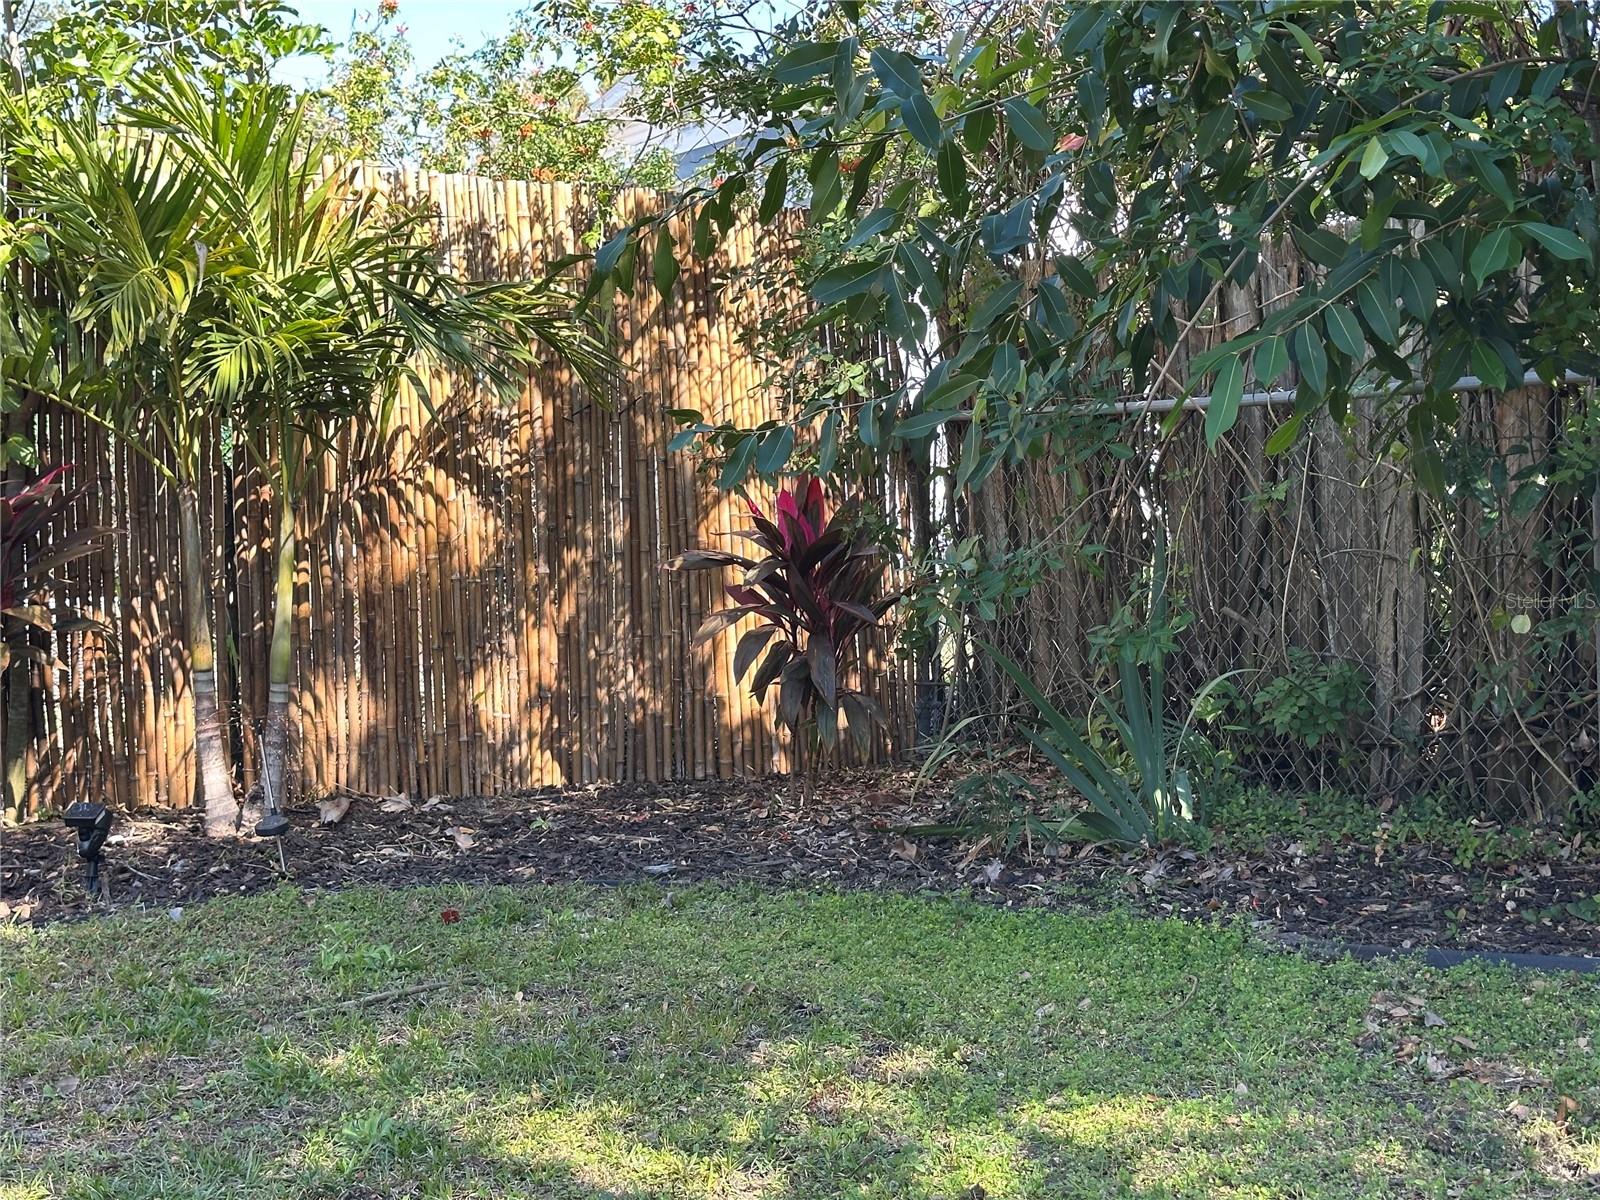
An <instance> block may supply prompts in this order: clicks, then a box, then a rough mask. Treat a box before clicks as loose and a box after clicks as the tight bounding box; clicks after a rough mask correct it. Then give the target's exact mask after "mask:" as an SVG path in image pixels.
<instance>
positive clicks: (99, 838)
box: [61, 802, 111, 896]
mask: <svg viewBox="0 0 1600 1200" xmlns="http://www.w3.org/2000/svg"><path fill="white" fill-rule="evenodd" d="M61 819H62V820H63V821H65V822H66V823H67V826H68V827H69V828H71V829H73V830H75V831H76V832H77V834H78V857H79V858H81V859H83V861H84V863H85V864H86V869H85V871H84V877H83V886H84V887H85V888H87V889H88V892H89V894H90V895H91V896H99V895H101V892H102V889H101V885H100V863H101V862H102V860H103V859H104V858H105V854H104V849H103V848H104V846H105V844H106V836H107V835H108V834H109V833H110V832H111V811H110V810H109V809H108V808H106V806H105V805H103V804H89V803H87V802H85V803H81V804H74V805H73V806H72V807H71V808H69V809H67V811H66V812H65V813H64V814H62V817H61Z"/></svg>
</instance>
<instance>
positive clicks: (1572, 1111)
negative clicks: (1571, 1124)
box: [1556, 1096, 1578, 1128]
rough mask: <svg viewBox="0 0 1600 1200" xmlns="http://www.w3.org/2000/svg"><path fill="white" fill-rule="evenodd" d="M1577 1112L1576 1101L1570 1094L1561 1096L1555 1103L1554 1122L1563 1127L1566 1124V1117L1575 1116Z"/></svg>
mask: <svg viewBox="0 0 1600 1200" xmlns="http://www.w3.org/2000/svg"><path fill="white" fill-rule="evenodd" d="M1577 1112H1578V1102H1577V1101H1576V1100H1574V1099H1573V1098H1572V1097H1571V1096H1563V1097H1561V1099H1560V1100H1559V1101H1557V1103H1556V1124H1557V1125H1560V1126H1562V1127H1563V1128H1564V1127H1565V1126H1566V1124H1567V1119H1568V1118H1569V1117H1573V1116H1576V1115H1577Z"/></svg>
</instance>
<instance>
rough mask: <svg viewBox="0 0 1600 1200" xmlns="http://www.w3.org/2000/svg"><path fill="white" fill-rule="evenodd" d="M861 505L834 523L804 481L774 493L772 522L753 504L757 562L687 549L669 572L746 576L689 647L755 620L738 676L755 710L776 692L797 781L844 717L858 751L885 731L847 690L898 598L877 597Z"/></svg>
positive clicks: (811, 483)
mask: <svg viewBox="0 0 1600 1200" xmlns="http://www.w3.org/2000/svg"><path fill="white" fill-rule="evenodd" d="M858 507H859V506H858V505H856V504H854V503H849V502H846V503H842V504H839V505H837V506H836V507H835V508H834V511H833V514H832V516H831V517H830V516H829V515H828V514H827V511H826V506H825V503H824V500H823V494H822V482H821V480H818V479H813V478H811V477H809V476H801V477H800V478H798V479H797V480H796V481H795V482H794V483H793V484H792V485H791V486H790V487H789V488H787V489H785V490H784V491H782V492H780V493H779V495H778V501H777V508H776V511H775V512H774V514H773V515H772V517H771V519H769V518H768V516H767V515H766V514H765V513H763V512H762V510H761V509H760V507H759V506H757V505H756V504H755V503H754V502H751V503H750V505H749V508H750V515H751V519H752V521H753V523H754V525H755V528H754V529H751V530H746V531H743V532H742V533H741V534H740V536H742V537H744V538H746V539H748V540H749V541H751V542H753V543H754V544H755V545H756V546H758V547H760V549H761V551H762V553H763V557H761V558H752V557H748V556H746V555H742V554H734V553H731V552H729V551H725V550H690V551H688V552H687V553H685V554H682V555H679V556H678V557H677V558H675V559H673V560H672V561H671V562H669V563H668V564H667V569H668V570H674V571H701V570H711V569H718V568H727V567H735V568H739V569H740V570H742V572H743V574H742V576H741V578H740V579H739V581H738V582H737V583H732V584H728V585H727V586H726V588H725V590H726V591H727V593H728V596H729V597H730V598H731V599H732V600H733V601H734V607H732V608H727V609H723V610H722V611H721V612H717V613H713V614H712V615H711V616H710V617H708V618H707V619H706V621H705V623H704V624H703V625H701V627H700V631H699V632H698V633H697V634H696V635H695V642H696V643H697V644H698V643H701V642H704V641H706V640H707V639H709V638H711V637H713V636H715V635H716V634H718V633H720V632H722V631H723V630H724V629H727V628H729V627H731V626H733V625H736V624H737V623H738V622H740V621H742V620H743V619H744V618H746V617H758V618H760V620H761V624H759V625H758V626H756V627H755V628H754V629H751V630H750V631H748V632H747V633H745V634H744V636H742V637H741V638H740V639H739V644H738V646H737V648H736V649H735V650H734V655H733V665H734V677H735V679H738V680H743V679H744V677H745V675H746V674H747V673H749V671H750V669H751V668H752V667H755V674H754V675H753V676H751V679H750V694H751V695H752V696H754V697H755V698H756V700H757V701H758V702H764V701H765V699H766V696H767V691H768V689H770V688H771V687H773V686H774V685H776V686H777V688H778V717H779V719H780V720H781V721H782V722H783V724H784V725H785V726H787V727H788V729H789V731H790V733H791V735H792V737H793V743H794V746H795V751H796V759H797V761H796V768H797V774H798V768H799V767H800V765H801V763H802V762H803V760H804V749H805V743H806V741H807V740H811V739H814V740H815V741H816V742H817V743H818V744H820V745H823V746H829V747H832V746H835V745H837V744H838V740H839V717H840V714H841V713H842V714H843V716H844V720H845V724H846V727H847V728H848V730H849V734H850V737H851V738H852V740H854V741H855V742H856V744H857V745H858V746H860V747H862V748H863V749H864V748H866V747H867V746H868V745H870V743H871V737H872V730H873V727H874V726H877V725H882V724H883V723H884V716H883V710H882V709H881V708H880V707H879V705H878V703H877V701H875V700H874V699H873V698H872V697H871V696H868V695H866V694H865V693H864V692H861V691H859V690H857V689H855V688H852V687H850V686H848V685H847V682H846V681H847V679H848V678H849V676H850V673H851V670H852V668H853V667H854V666H855V665H856V664H855V659H856V654H857V650H858V647H859V645H860V635H861V634H863V633H866V632H868V631H870V630H873V629H877V628H878V627H879V626H880V624H881V623H882V621H883V618H884V615H885V614H886V613H887V612H888V611H889V610H890V609H891V608H893V607H894V605H895V603H896V601H898V600H899V598H900V595H901V592H900V591H898V590H896V591H891V592H884V591H883V590H882V588H883V562H882V560H881V558H880V555H879V550H878V547H877V546H875V545H873V544H872V543H871V542H870V541H868V540H866V539H865V538H863V537H862V536H861V535H860V534H859V533H858V532H857V525H858V522H857V520H856V517H857V514H858ZM758 661H759V665H757V663H758Z"/></svg>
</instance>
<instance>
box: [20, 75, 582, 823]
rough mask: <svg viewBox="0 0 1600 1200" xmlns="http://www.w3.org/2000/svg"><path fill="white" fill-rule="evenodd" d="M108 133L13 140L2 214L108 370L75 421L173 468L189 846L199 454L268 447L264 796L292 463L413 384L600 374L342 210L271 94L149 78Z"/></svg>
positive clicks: (204, 656) (398, 240) (563, 344)
mask: <svg viewBox="0 0 1600 1200" xmlns="http://www.w3.org/2000/svg"><path fill="white" fill-rule="evenodd" d="M122 117H123V118H124V123H123V128H121V129H119V130H117V131H116V132H110V131H107V130H105V129H103V128H100V127H99V126H98V124H97V123H96V119H95V117H94V115H93V114H81V115H78V116H76V117H75V118H74V119H72V120H69V121H66V122H61V123H59V124H58V125H55V126H52V127H50V128H49V130H48V132H46V133H44V134H43V135H39V136H36V137H34V138H32V139H31V140H30V142H31V143H37V146H38V148H37V149H36V150H35V149H33V147H32V145H31V144H30V154H29V155H26V156H24V161H25V162H26V163H27V165H28V167H29V169H28V170H26V171H25V172H23V176H22V178H23V181H24V182H23V186H22V187H21V188H19V192H20V193H21V194H22V195H23V196H24V197H25V201H26V203H27V204H28V206H29V207H31V208H34V209H36V210H39V211H50V212H52V214H53V215H56V217H57V221H56V230H55V232H54V235H53V237H54V239H55V241H56V243H57V245H56V249H57V254H58V257H59V259H60V261H61V263H62V264H63V266H62V269H61V270H60V271H58V274H60V275H61V276H62V279H61V286H62V287H63V291H64V294H67V295H70V296H72V297H73V301H74V303H73V311H74V313H76V314H78V315H80V316H81V318H82V319H83V320H84V321H86V322H87V323H89V324H91V325H92V326H93V327H94V328H96V329H100V330H102V331H103V333H104V336H105V337H106V342H107V354H108V360H107V361H108V364H109V365H110V366H111V367H112V368H113V370H114V371H115V370H116V369H117V368H119V367H120V373H119V374H118V375H117V378H118V379H119V380H120V381H122V386H119V387H117V388H114V389H111V393H112V394H111V398H110V399H109V400H103V401H97V403H96V404H95V406H94V410H93V413H94V415H95V416H96V417H97V419H100V420H102V421H104V422H105V423H107V424H109V425H111V426H112V427H114V428H116V429H118V430H119V431H120V432H123V433H124V434H126V435H127V436H129V437H130V438H132V439H134V440H136V441H143V442H146V443H149V442H153V441H157V440H159V441H160V442H162V443H163V444H164V445H165V446H167V447H168V448H169V449H170V450H171V455H170V458H171V461H172V463H173V464H174V466H173V467H172V468H171V469H172V471H173V477H174V482H175V483H176V484H177V485H178V486H179V488H180V491H179V496H180V516H181V519H182V524H183V528H182V556H181V570H182V572H183V574H184V577H185V578H184V584H185V587H184V591H185V595H186V598H187V599H188V603H187V605H186V607H187V608H188V611H189V626H188V639H187V640H188V644H189V650H190V653H191V654H192V655H193V656H194V657H193V663H194V674H195V680H196V683H195V688H194V691H195V697H196V701H197V714H196V715H197V728H200V729H202V731H203V732H204V734H205V736H206V737H207V738H208V739H209V738H211V737H213V736H214V737H215V745H214V749H215V763H214V764H213V762H212V759H211V756H210V752H211V750H212V746H211V745H209V744H201V745H200V746H199V747H198V749H199V757H200V766H201V777H202V790H203V800H204V803H205V805H206V810H207V817H206V826H207V830H208V832H211V833H214V834H222V833H227V832H231V831H232V829H234V828H235V827H236V826H237V822H238V816H239V810H238V806H237V805H236V804H234V803H232V802H231V801H232V796H231V791H229V790H227V789H228V781H227V775H226V768H225V765H224V763H223V761H222V757H221V750H222V743H221V727H220V725H219V724H217V722H216V717H215V712H216V702H215V685H214V679H215V676H214V673H213V672H212V662H211V658H210V655H211V637H210V629H209V626H208V625H207V624H206V623H205V614H204V604H203V603H202V601H203V598H204V588H203V582H204V581H203V577H202V574H201V557H200V544H199V522H198V488H197V486H196V484H197V482H198V481H197V479H196V476H197V474H198V470H199V461H200V458H199V447H200V445H201V441H202V439H203V438H205V437H207V436H211V433H212V431H213V430H214V429H215V428H216V425H217V423H218V422H226V423H227V424H228V425H229V426H230V427H231V428H232V429H233V430H234V431H235V433H236V434H238V435H240V436H241V440H242V441H243V442H244V444H246V445H248V446H251V447H258V446H267V447H271V450H270V452H269V457H268V458H267V459H266V460H265V461H263V463H262V466H263V467H264V468H265V469H266V470H267V471H268V473H269V477H270V478H271V479H272V482H273V492H274V502H275V508H276V525H277V571H276V585H275V593H274V604H273V617H272V635H271V651H270V690H269V706H268V712H267V714H266V716H267V720H266V728H265V734H264V737H263V746H262V755H263V763H262V766H263V771H264V773H265V777H266V780H267V782H268V784H269V785H270V786H274V787H281V784H282V781H283V779H284V778H285V766H286V760H287V738H286V731H287V719H288V707H289V681H290V672H291V665H292V662H293V654H292V650H293V646H292V637H293V633H292V630H293V619H292V617H293V593H294V568H295V563H296V561H297V557H298V553H297V551H298V547H297V545H296V540H295V528H296V513H297V508H298V505H299V502H300V497H301V495H302V493H303V490H304V484H305V480H306V477H307V474H308V470H309V466H310V462H311V455H312V453H313V452H314V451H319V450H321V449H322V448H323V447H325V446H326V445H327V444H328V443H329V441H330V439H331V438H332V436H333V434H334V431H335V430H336V429H337V428H338V426H339V425H340V424H341V423H344V422H359V423H364V424H368V425H374V426H377V427H380V428H381V427H382V425H383V424H384V423H385V422H386V420H387V418H388V414H389V413H390V412H391V411H392V409H393V407H394V401H395V399H396V398H397V396H398V395H399V392H400V389H401V388H403V387H404V386H406V385H407V384H408V383H409V384H411V385H413V386H420V378H419V376H418V374H417V368H418V366H419V365H421V364H423V363H426V362H433V363H437V364H442V365H447V366H451V367H455V368H459V369H461V370H463V371H470V372H471V373H473V374H474V375H475V376H476V377H477V378H478V379H479V380H481V381H483V382H485V383H487V384H488V385H490V386H491V387H493V388H496V389H510V388H512V387H514V386H515V385H516V384H517V382H518V381H519V380H520V378H521V368H522V367H523V366H524V365H525V364H527V363H528V362H529V361H531V360H532V359H533V358H534V357H535V353H534V350H533V344H534V343H537V344H539V345H540V346H542V347H543V348H544V350H545V351H546V352H547V353H552V354H555V355H557V356H559V357H561V358H563V359H565V360H566V361H567V362H568V363H570V364H571V365H572V366H573V367H574V368H575V369H576V371H577V372H578V373H579V374H580V376H582V377H583V378H585V379H586V380H587V381H589V382H590V383H591V384H593V385H596V386H598V385H599V384H600V383H601V381H602V380H603V379H604V377H605V376H606V375H607V374H608V373H609V369H610V362H609V358H608V355H607V352H606V349H605V347H604V344H603V341H602V339H601V337H600V334H599V332H598V330H597V329H596V327H595V326H594V325H593V323H592V321H591V320H590V319H588V318H586V317H582V316H579V315H577V311H576V309H575V307H574V305H573V303H572V300H571V297H569V296H568V295H567V294H566V293H565V292H563V291H562V290H561V289H560V288H558V287H556V286H554V285H550V284H547V283H491V282H470V281H462V280H459V279H457V278H455V277H454V276H452V275H451V274H450V273H449V272H448V271H447V270H446V269H445V267H444V265H443V264H442V262H441V261H440V257H439V254H438V251H437V248H436V247H435V246H434V244H433V240H432V238H431V236H430V234H429V228H428V224H427V214H422V213H408V212H403V211H397V210H392V209H390V208H389V207H387V206H385V205H384V204H383V203H382V202H381V200H380V198H379V197H377V196H375V195H372V194H368V193H363V192H360V191H357V190H355V189H353V188H352V187H351V186H350V179H351V177H352V172H351V171H350V170H349V169H348V168H347V167H339V168H332V169H330V167H329V166H328V162H327V161H326V159H325V154H324V152H325V150H326V147H325V146H324V145H322V144H321V143H319V142H317V141H316V140H315V139H314V138H312V137H311V136H310V134H309V132H308V123H307V120H306V114H305V110H304V108H303V106H302V105H301V104H300V103H299V102H297V101H296V100H295V99H294V98H293V97H292V96H291V95H290V94H289V93H288V92H287V91H286V90H285V89H282V88H278V87H275V86H272V85H265V84H229V83H226V82H221V81H216V82H212V83H209V84H208V85H205V86H201V85H198V84H196V83H195V82H194V81H193V80H192V79H191V78H189V77H187V76H186V75H184V74H182V73H180V72H178V71H175V70H162V71H159V72H153V73H151V74H148V75H146V76H144V77H143V78H141V79H140V80H139V81H138V82H137V84H136V86H135V92H134V99H133V101H132V102H131V103H130V104H129V105H128V106H127V108H126V109H125V111H124V112H123V113H122ZM29 160H37V162H38V163H39V164H40V165H41V169H37V170H35V169H33V163H32V161H29ZM86 163H87V164H88V165H87V167H86V166H85V164H86ZM61 214H65V219H62V218H61ZM263 433H264V434H265V435H266V436H264V437H261V436H254V435H259V434H263ZM153 457H154V458H156V459H162V458H165V457H167V456H164V455H155V456H153ZM163 469H166V468H163ZM202 705H204V706H202ZM213 766H214V767H215V770H214V771H213ZM218 780H220V784H219V785H218V790H213V783H214V782H215V781H218Z"/></svg>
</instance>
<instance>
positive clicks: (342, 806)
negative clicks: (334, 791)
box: [317, 796, 353, 825]
mask: <svg viewBox="0 0 1600 1200" xmlns="http://www.w3.org/2000/svg"><path fill="white" fill-rule="evenodd" d="M352 799H353V797H351V796H329V797H327V798H326V799H324V800H318V801H317V824H318V825H337V824H338V823H339V822H340V821H342V820H344V815H345V814H346V813H347V812H349V811H350V803H351V801H352Z"/></svg>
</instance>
